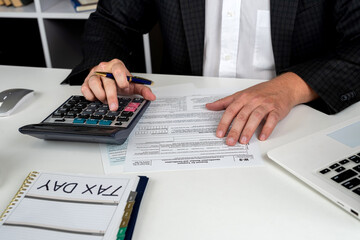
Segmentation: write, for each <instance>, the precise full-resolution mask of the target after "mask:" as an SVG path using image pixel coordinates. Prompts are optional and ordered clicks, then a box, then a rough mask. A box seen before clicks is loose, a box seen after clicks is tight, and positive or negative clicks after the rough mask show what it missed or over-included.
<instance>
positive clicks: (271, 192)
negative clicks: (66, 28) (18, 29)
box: [0, 66, 360, 240]
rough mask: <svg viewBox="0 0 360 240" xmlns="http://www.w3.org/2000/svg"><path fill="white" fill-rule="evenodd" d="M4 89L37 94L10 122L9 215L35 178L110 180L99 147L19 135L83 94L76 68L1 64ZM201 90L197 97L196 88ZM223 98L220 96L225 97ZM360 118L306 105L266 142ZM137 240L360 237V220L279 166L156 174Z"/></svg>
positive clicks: (357, 110) (5, 187)
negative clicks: (35, 174)
mask: <svg viewBox="0 0 360 240" xmlns="http://www.w3.org/2000/svg"><path fill="white" fill-rule="evenodd" d="M0 73H1V74H0V91H2V90H5V89H8V88H30V89H34V90H35V96H34V98H32V99H31V101H29V102H28V103H26V104H24V105H22V106H21V107H20V108H19V109H18V111H16V112H14V113H13V115H11V116H9V117H4V118H0V125H1V127H0V211H2V210H3V209H5V207H6V206H7V204H8V203H9V201H10V200H11V198H12V197H13V195H14V194H15V193H16V191H17V189H18V187H19V186H20V185H21V183H22V181H23V180H24V178H25V177H26V176H27V174H28V173H29V172H30V171H32V170H45V171H56V172H58V171H60V172H74V173H91V174H103V167H102V162H101V157H100V149H99V147H98V144H88V143H69V142H57V141H43V140H39V139H36V138H33V137H30V136H26V135H22V134H20V133H19V132H18V128H19V127H21V126H23V125H25V124H29V123H38V122H40V121H41V120H43V119H44V118H45V117H46V116H47V115H48V114H50V113H51V111H53V110H54V109H55V108H56V107H58V106H59V105H60V104H61V103H62V102H63V101H65V100H66V99H67V98H68V97H69V96H70V95H71V94H80V87H78V86H76V87H73V86H68V85H60V82H61V81H62V80H63V79H64V78H65V77H66V76H67V74H68V73H69V70H60V69H43V68H23V67H9V66H0ZM146 77H148V78H150V79H153V80H154V81H155V82H156V86H165V85H170V84H181V83H188V82H193V83H194V84H195V85H196V86H197V87H217V88H219V89H221V88H222V87H225V86H226V87H227V88H228V87H229V86H234V89H239V90H240V89H242V88H245V87H248V86H250V85H252V84H256V83H258V82H259V81H255V80H240V79H217V78H202V77H184V76H169V75H167V76H165V75H147V76H146ZM189 91H191V90H189ZM219 91H220V90H219ZM359 114H360V103H358V104H355V105H353V106H351V107H350V108H348V109H346V110H345V111H343V112H342V113H340V114H337V115H335V116H327V115H325V114H322V113H320V112H317V111H315V110H313V109H310V108H308V107H306V106H298V107H296V108H295V109H294V110H293V111H292V112H291V113H290V114H289V115H288V116H287V118H285V119H284V120H283V121H281V122H280V124H279V125H278V127H277V128H276V129H275V131H274V132H273V134H272V136H271V137H270V139H269V140H267V141H265V142H262V143H260V147H261V152H262V154H263V155H264V156H265V155H266V152H267V151H268V150H269V149H271V148H274V147H277V146H280V145H281V144H284V143H286V142H288V141H290V140H294V139H296V138H298V137H301V136H305V135H307V134H309V133H311V132H313V131H316V130H320V129H324V128H326V127H328V126H330V125H332V124H334V123H337V122H340V121H342V120H344V119H348V118H350V117H353V116H356V115H359ZM146 175H147V176H149V177H150V182H149V185H148V188H147V190H146V193H145V195H144V198H143V202H142V205H141V210H140V213H139V217H138V220H137V224H136V228H135V232H134V236H133V239H134V240H144V239H146V240H152V239H154V240H169V239H171V240H177V239H179V240H184V239H187V240H190V239H196V240H201V239H204V240H205V239H206V240H212V239H213V240H215V239H216V240H219V239H226V240H228V239H234V240H235V239H236V240H237V239H286V240H287V239H301V240H303V239H327V240H329V239H334V240H335V239H336V240H338V239H359V238H360V222H359V221H358V220H356V219H355V218H353V217H352V216H350V215H349V214H348V213H346V212H344V211H343V210H342V209H340V208H339V207H337V206H336V205H335V204H333V203H332V202H330V201H329V200H327V199H326V198H324V197H323V196H322V195H320V194H318V193H317V192H315V191H314V190H312V189H311V188H309V187H308V186H306V185H305V184H303V183H302V182H300V181H299V180H297V179H296V178H295V177H293V176H292V175H290V174H288V173H287V172H286V171H284V170H283V169H281V168H280V167H279V166H277V165H276V164H274V163H272V162H271V161H269V160H268V161H266V163H265V166H264V167H252V168H229V169H212V170H193V171H176V172H157V173H146Z"/></svg>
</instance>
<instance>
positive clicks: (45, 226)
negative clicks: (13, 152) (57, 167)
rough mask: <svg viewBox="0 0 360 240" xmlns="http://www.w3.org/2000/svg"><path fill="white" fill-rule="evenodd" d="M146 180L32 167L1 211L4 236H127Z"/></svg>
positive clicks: (76, 239) (97, 239) (96, 239)
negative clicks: (51, 171)
mask: <svg viewBox="0 0 360 240" xmlns="http://www.w3.org/2000/svg"><path fill="white" fill-rule="evenodd" d="M147 182H148V178H147V177H144V176H140V177H139V176H129V175H126V176H116V177H113V176H111V177H110V176H92V175H76V174H63V173H46V172H31V173H30V174H29V175H28V177H27V178H26V179H25V181H24V182H23V185H22V186H21V187H20V189H19V191H18V192H17V194H16V195H15V197H14V198H13V200H12V201H11V203H10V204H9V206H8V207H7V208H6V210H5V211H4V212H3V214H2V215H1V216H0V239H7V240H15V239H16V240H18V239H22V240H30V239H36V240H43V239H44V240H45V239H46V240H48V239H66V240H83V239H84V240H85V239H86V240H108V239H109V240H110V239H111V240H114V239H117V240H124V239H125V240H129V239H131V237H132V233H133V230H134V226H135V222H136V218H137V214H138V211H139V206H140V202H141V199H142V196H143V193H144V191H145V188H146V185H147Z"/></svg>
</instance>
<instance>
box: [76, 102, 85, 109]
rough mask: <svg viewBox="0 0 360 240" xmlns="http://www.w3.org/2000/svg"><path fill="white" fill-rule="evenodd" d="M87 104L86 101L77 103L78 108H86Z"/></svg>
mask: <svg viewBox="0 0 360 240" xmlns="http://www.w3.org/2000/svg"><path fill="white" fill-rule="evenodd" d="M86 106H87V104H86V103H78V104H76V106H75V107H76V108H81V109H84V108H86Z"/></svg>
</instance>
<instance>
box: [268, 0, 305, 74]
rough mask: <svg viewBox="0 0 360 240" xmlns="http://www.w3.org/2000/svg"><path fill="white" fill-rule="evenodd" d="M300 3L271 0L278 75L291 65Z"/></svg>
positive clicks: (272, 29) (273, 41)
mask: <svg viewBox="0 0 360 240" xmlns="http://www.w3.org/2000/svg"><path fill="white" fill-rule="evenodd" d="M298 2H299V0H285V1H284V0H270V12H271V38H272V45H273V51H274V59H275V67H276V73H277V74H279V73H280V72H281V71H282V70H283V69H284V68H287V67H289V65H290V58H291V42H292V35H293V30H294V23H295V17H296V11H297V8H298Z"/></svg>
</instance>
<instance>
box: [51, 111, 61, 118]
mask: <svg viewBox="0 0 360 240" xmlns="http://www.w3.org/2000/svg"><path fill="white" fill-rule="evenodd" d="M63 116H64V114H63V113H60V112H54V114H53V115H52V117H53V118H62V117H63Z"/></svg>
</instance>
